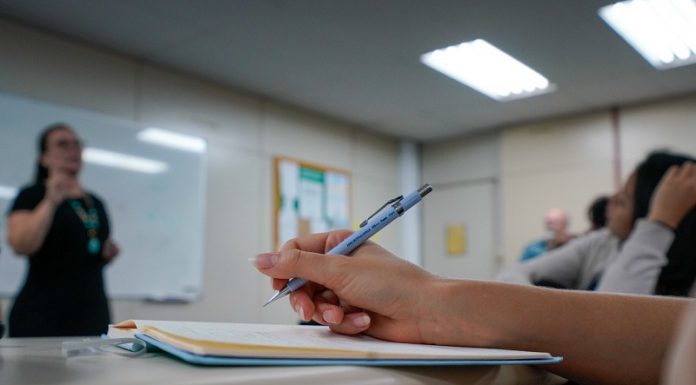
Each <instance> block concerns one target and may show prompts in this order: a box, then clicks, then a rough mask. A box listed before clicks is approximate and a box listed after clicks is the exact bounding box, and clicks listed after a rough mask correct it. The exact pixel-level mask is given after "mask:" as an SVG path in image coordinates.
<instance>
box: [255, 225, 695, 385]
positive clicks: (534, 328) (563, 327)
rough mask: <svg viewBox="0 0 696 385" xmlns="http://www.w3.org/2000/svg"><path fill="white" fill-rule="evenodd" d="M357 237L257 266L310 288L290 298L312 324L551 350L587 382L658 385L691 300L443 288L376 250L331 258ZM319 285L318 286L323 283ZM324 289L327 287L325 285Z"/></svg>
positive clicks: (337, 236)
mask: <svg viewBox="0 0 696 385" xmlns="http://www.w3.org/2000/svg"><path fill="white" fill-rule="evenodd" d="M349 234H350V232H332V233H326V234H315V235H311V236H307V237H303V238H299V239H296V240H293V241H290V242H288V243H287V244H286V245H284V246H283V248H282V250H281V252H279V253H267V254H261V255H259V256H257V257H256V259H255V264H256V266H257V268H258V269H259V270H260V271H261V272H262V273H264V274H266V275H269V276H271V277H273V278H274V280H273V287H274V289H279V288H281V287H282V286H283V285H284V284H285V282H286V280H287V278H290V277H295V276H301V277H304V278H306V279H308V280H310V281H312V282H316V283H312V284H308V285H305V286H304V287H303V288H302V289H301V290H298V291H297V292H295V293H293V294H292V295H291V296H290V303H291V304H292V306H293V308H294V309H295V310H296V311H297V312H298V313H299V314H300V315H301V317H302V318H303V319H304V320H309V319H314V320H315V321H318V322H320V323H323V324H327V325H329V326H330V327H331V328H332V330H334V331H337V332H340V333H347V334H356V333H361V332H364V333H366V334H368V335H372V336H374V337H377V338H381V339H386V340H394V341H403V342H415V343H430V344H445V345H462V346H480V347H498V348H510V349H522V350H534V351H546V352H550V353H552V354H554V355H561V356H563V357H564V361H563V363H561V364H557V365H549V366H544V368H545V369H548V370H550V371H553V372H556V373H558V374H559V375H561V376H564V377H566V378H569V379H573V380H577V381H580V382H582V383H589V384H614V385H615V384H632V385H635V384H654V383H657V381H658V378H659V374H660V371H661V366H662V361H663V358H664V355H665V351H666V349H667V345H668V342H669V339H670V337H671V335H672V333H673V331H674V328H675V325H676V322H677V319H678V317H679V316H680V314H681V313H682V311H683V309H684V307H685V306H686V304H687V303H688V300H684V299H675V298H666V297H648V296H627V295H619V294H602V293H592V292H578V291H566V290H552V289H543V288H537V287H528V286H519V285H510V284H505V283H496V282H485V281H461V280H445V279H441V278H438V277H436V276H433V275H432V274H430V273H428V272H426V271H424V270H422V269H420V268H419V267H417V266H415V265H413V264H410V263H408V262H405V261H403V260H401V259H399V258H397V257H395V256H394V255H392V254H391V253H389V252H388V251H386V250H384V249H382V248H381V247H379V246H377V245H376V244H374V243H372V242H367V243H366V244H365V245H363V246H361V247H360V248H358V249H357V250H356V251H355V252H354V253H353V256H352V257H344V256H325V255H323V254H317V252H320V253H324V252H326V251H327V250H329V249H330V248H331V247H332V246H333V245H335V244H337V243H338V242H339V241H340V240H341V239H343V238H345V237H347V236H348V235H349ZM317 283H318V284H317ZM319 284H320V285H321V286H319Z"/></svg>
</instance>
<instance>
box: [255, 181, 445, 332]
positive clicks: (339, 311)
mask: <svg viewBox="0 0 696 385" xmlns="http://www.w3.org/2000/svg"><path fill="white" fill-rule="evenodd" d="M430 190H431V188H430V186H429V185H426V186H423V188H421V189H419V190H418V191H416V192H414V193H412V194H409V195H408V196H406V197H398V198H395V199H393V200H391V201H390V202H388V204H387V206H389V205H391V206H389V207H388V208H386V209H385V207H384V206H383V207H382V208H380V209H379V210H377V212H376V213H375V215H373V216H371V217H370V218H369V219H368V220H367V221H366V222H364V223H363V226H362V227H361V229H371V230H369V231H370V232H371V234H369V235H368V236H367V238H369V236H371V235H372V234H374V233H375V232H377V231H378V230H379V228H383V227H384V226H386V223H389V222H391V221H392V220H393V219H394V218H396V217H398V216H399V215H400V214H403V212H404V211H405V209H408V208H410V207H412V206H413V205H415V204H416V203H417V202H418V201H420V198H421V197H422V196H424V195H425V194H427V193H428V192H430ZM414 194H418V196H417V197H416V196H415V195H414ZM421 194H422V195H421ZM399 202H403V203H404V205H402V204H396V205H395V203H399ZM404 208H405V209H404ZM394 215H396V216H394ZM375 223H380V224H381V227H379V228H376V227H373V225H374V224H375ZM364 231H366V230H364ZM356 234H357V235H356ZM364 235H365V234H362V233H361V232H360V230H358V231H356V232H355V233H353V232H351V231H348V230H342V231H334V232H329V233H322V234H313V235H309V236H305V237H301V238H297V239H294V240H291V241H289V242H287V243H286V244H285V245H283V247H282V248H281V250H280V252H275V253H265V254H260V255H258V256H257V257H256V259H255V261H254V262H255V265H256V267H257V268H258V269H259V270H260V271H261V272H262V273H264V274H266V275H269V276H271V277H273V278H274V280H273V288H274V289H276V290H279V293H282V292H283V289H284V288H287V287H288V286H289V285H288V284H287V283H288V279H290V278H292V277H297V276H299V277H305V278H306V279H307V280H308V281H309V282H308V283H307V284H306V285H301V287H298V288H296V289H295V290H294V291H292V294H290V303H291V305H292V307H293V309H295V311H296V312H297V313H298V314H299V315H300V318H302V319H303V320H305V321H308V320H310V319H313V320H315V321H317V322H319V323H321V324H324V325H329V326H330V327H331V328H332V329H333V330H334V331H337V332H340V333H348V334H354V333H359V332H362V331H365V330H367V329H368V328H370V330H371V331H374V332H376V333H377V335H379V334H380V333H386V334H384V335H383V337H392V338H394V339H396V340H403V341H407V340H408V341H412V342H415V341H416V339H415V338H416V337H415V336H411V337H406V336H407V335H411V333H413V332H414V331H415V328H417V325H416V324H415V323H416V322H417V321H416V320H415V318H413V317H412V316H413V314H411V310H410V309H412V307H411V306H412V305H416V306H417V307H416V308H417V309H422V310H425V309H426V307H424V306H420V305H419V304H422V305H425V304H426V303H427V302H428V301H429V299H428V298H427V294H426V291H425V290H424V289H425V287H426V286H427V282H431V281H437V279H436V278H435V277H434V276H432V275H431V274H429V273H427V272H425V271H424V270H421V269H420V268H418V267H417V266H415V265H413V264H410V263H408V262H406V261H403V260H401V259H399V258H398V257H395V256H394V255H393V254H391V253H389V252H388V251H386V250H384V249H383V248H381V247H380V246H378V245H377V244H375V243H373V242H370V241H367V242H365V240H366V239H367V238H365V237H364ZM358 237H360V238H359V239H362V242H359V243H363V242H364V244H363V245H362V246H360V247H358V248H357V249H356V250H355V251H354V252H353V253H352V256H351V257H347V256H345V255H332V256H327V255H326V254H324V253H327V254H328V253H331V252H332V251H334V249H336V247H338V246H340V245H344V246H345V245H347V244H350V245H351V246H352V247H353V249H354V248H355V247H357V246H355V245H354V243H352V242H351V240H354V239H356V238H358ZM351 250H352V249H351ZM346 254H348V252H347V253H346ZM395 277H399V278H398V279H397V278H395ZM390 278H393V279H390ZM404 285H405V286H404ZM275 297H277V296H274V298H275ZM399 335H402V336H401V337H400V338H399Z"/></svg>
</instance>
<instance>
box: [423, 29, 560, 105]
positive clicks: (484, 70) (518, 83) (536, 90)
mask: <svg viewBox="0 0 696 385" xmlns="http://www.w3.org/2000/svg"><path fill="white" fill-rule="evenodd" d="M421 61H422V62H423V64H425V65H427V66H429V67H431V68H433V69H435V70H437V71H440V72H442V73H443V74H445V75H447V76H449V77H451V78H453V79H455V80H457V81H459V82H462V83H464V84H466V85H467V86H469V87H471V88H473V89H475V90H476V91H478V92H481V93H482V94H484V95H486V96H489V97H491V98H493V99H495V100H499V101H507V100H512V99H520V98H526V97H529V96H533V95H539V94H543V93H546V92H551V91H553V90H555V88H556V87H555V86H554V85H553V84H551V83H549V81H548V80H547V79H546V78H545V77H543V76H542V75H540V74H539V73H538V72H536V71H534V70H533V69H531V68H529V67H527V66H526V65H525V64H523V63H521V62H520V61H519V60H517V59H515V58H513V57H512V56H510V55H508V54H506V53H505V52H503V51H501V50H500V49H498V48H496V47H495V46H493V45H491V44H490V43H488V42H487V41H485V40H482V39H477V40H474V41H470V42H465V43H461V44H459V45H453V46H450V47H446V48H441V49H437V50H435V51H431V52H428V53H425V54H423V55H422V56H421Z"/></svg>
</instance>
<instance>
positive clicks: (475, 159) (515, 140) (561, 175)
mask: <svg viewBox="0 0 696 385" xmlns="http://www.w3.org/2000/svg"><path fill="white" fill-rule="evenodd" d="M695 122H696V96H689V97H683V98H678V99H674V100H667V101H662V102H655V103H648V104H644V105H640V106H633V107H629V108H624V109H621V110H620V111H619V127H620V128H619V137H618V141H619V142H618V144H619V146H618V147H619V149H620V151H619V153H618V154H616V153H615V149H614V136H613V130H612V122H611V112H610V111H609V110H606V111H601V112H596V113H591V114H584V115H581V116H574V117H569V118H562V119H555V120H550V121H545V122H542V123H534V124H526V125H520V126H513V127H506V128H503V129H501V130H500V131H499V132H498V133H497V134H486V135H480V134H479V135H469V136H464V137H461V138H458V139H448V140H446V141H441V142H435V143H428V144H425V145H424V146H423V166H422V167H423V180H425V181H430V182H432V183H434V184H437V183H442V184H444V185H445V186H447V185H448V184H449V185H452V186H456V185H458V184H459V185H461V184H463V183H464V181H472V180H473V181H475V180H485V178H494V179H496V180H497V181H498V186H499V196H500V197H499V200H498V209H499V210H500V211H499V213H498V215H497V220H498V226H497V227H496V228H497V229H498V231H497V234H496V236H497V237H498V240H497V244H498V247H499V249H498V250H499V251H498V252H497V253H493V254H491V255H490V256H489V258H492V259H495V258H496V257H497V256H502V258H503V259H504V261H505V262H506V263H510V262H513V261H515V260H517V258H518V257H519V254H520V253H521V251H522V248H523V246H524V245H525V244H526V243H527V242H529V241H530V240H533V239H535V238H537V237H539V236H540V235H541V233H542V231H543V221H542V217H543V215H544V213H545V212H546V210H547V209H549V208H550V207H554V206H559V207H564V208H566V209H567V210H569V212H570V215H571V230H572V231H574V232H582V231H584V230H586V229H587V228H588V226H589V222H588V220H587V219H586V212H585V211H586V209H587V207H588V205H589V204H590V202H591V201H592V200H593V199H594V198H595V197H596V196H598V195H600V194H611V193H613V192H614V180H613V172H614V171H613V167H614V157H615V156H617V159H618V160H619V166H620V167H621V170H622V178H623V179H625V178H626V177H627V176H628V174H630V172H631V171H632V170H633V168H634V167H635V166H636V164H637V163H638V162H639V161H640V160H642V159H643V158H644V157H645V156H646V155H647V153H648V152H650V151H652V150H655V149H665V148H666V149H670V150H672V151H678V152H683V153H687V154H691V155H692V156H696V123H695ZM426 204H427V203H426ZM424 207H427V206H425V205H424ZM428 244H429V243H428V242H427V241H426V248H425V250H424V252H423V254H424V258H425V260H426V266H428V265H430V266H445V267H448V268H449V269H452V265H451V263H452V261H447V260H444V259H443V257H442V256H439V255H438V253H437V250H436V249H435V248H434V247H432V246H430V247H428V246H427V245H428ZM430 245H432V244H430ZM429 258H430V261H429V260H428V259H429ZM432 258H435V259H437V258H440V260H435V261H433V260H432Z"/></svg>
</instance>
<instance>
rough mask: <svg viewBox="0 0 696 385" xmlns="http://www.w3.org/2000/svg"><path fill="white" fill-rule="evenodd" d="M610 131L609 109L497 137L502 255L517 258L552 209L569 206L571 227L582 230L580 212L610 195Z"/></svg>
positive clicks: (516, 129)
mask: <svg viewBox="0 0 696 385" xmlns="http://www.w3.org/2000/svg"><path fill="white" fill-rule="evenodd" d="M611 135H612V131H611V122H610V119H609V114H608V113H600V114H592V115H587V116H582V117H577V118H569V119H563V120H557V121H552V122H545V123H539V124H531V125H526V126H522V127H513V128H508V129H505V130H504V131H503V133H502V137H501V156H502V167H501V171H502V174H501V179H502V186H503V193H502V196H503V198H502V201H503V202H502V204H503V205H502V207H503V218H504V219H503V222H504V225H503V232H504V239H505V241H504V247H503V253H504V255H505V259H506V261H514V260H516V259H517V258H518V257H519V255H520V253H521V251H522V248H523V247H524V246H525V244H527V243H528V242H530V241H532V240H534V239H538V238H539V237H540V236H541V235H542V232H543V231H544V225H543V216H544V214H545V213H546V211H547V210H548V209H550V208H552V207H562V208H565V209H566V210H568V212H569V214H570V218H571V222H570V230H571V231H572V232H575V233H579V232H583V231H585V230H586V229H587V228H588V226H589V224H588V221H587V220H586V215H585V210H586V208H587V207H588V206H589V204H590V203H591V201H592V200H593V199H594V198H595V197H596V196H598V195H601V194H611V193H612V192H613V189H614V187H613V182H612V175H613V174H612V170H613V169H612V148H613V146H612V143H613V142H612V136H611Z"/></svg>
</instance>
